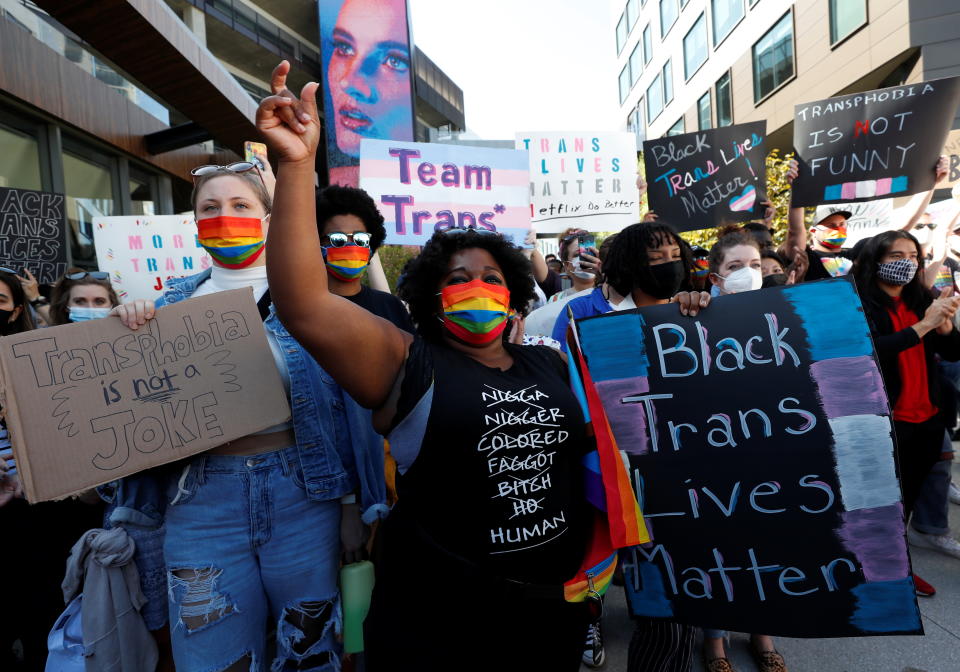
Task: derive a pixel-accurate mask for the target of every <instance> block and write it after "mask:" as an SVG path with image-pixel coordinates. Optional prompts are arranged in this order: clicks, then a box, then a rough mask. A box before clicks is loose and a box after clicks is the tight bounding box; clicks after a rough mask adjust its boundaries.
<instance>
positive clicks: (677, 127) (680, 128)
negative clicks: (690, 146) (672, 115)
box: [667, 117, 687, 135]
mask: <svg viewBox="0 0 960 672" xmlns="http://www.w3.org/2000/svg"><path fill="white" fill-rule="evenodd" d="M686 130H687V129H686V127H685V126H684V124H683V117H680V118H679V119H677V123H675V124H674V125H673V126H671V127H670V129H669V130H668V131H667V135H680V134H681V133H685V132H686Z"/></svg>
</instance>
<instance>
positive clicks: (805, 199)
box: [793, 77, 960, 206]
mask: <svg viewBox="0 0 960 672" xmlns="http://www.w3.org/2000/svg"><path fill="white" fill-rule="evenodd" d="M958 105H960V78H957V77H950V78H947V79H934V80H931V81H929V82H921V83H919V84H905V85H904V86H893V87H890V88H888V89H877V90H876V91H867V92H865V93H852V94H850V95H847V96H839V97H837V98H828V99H827V100H818V101H817V102H814V103H804V104H802V105H797V106H796V108H795V111H794V124H793V146H794V148H795V149H796V152H797V161H798V162H799V164H800V176H799V177H798V178H797V179H796V180H795V181H794V183H793V205H795V206H801V205H819V204H820V203H842V202H845V201H870V200H873V199H875V198H888V197H891V196H908V195H910V194H916V193H920V192H922V191H926V190H928V189H931V188H933V182H934V172H933V168H934V166H935V165H936V163H937V157H938V156H940V154H941V153H942V152H943V144H944V142H946V139H947V134H948V133H949V132H950V126H951V124H952V123H953V118H954V115H955V114H956V113H957V106H958Z"/></svg>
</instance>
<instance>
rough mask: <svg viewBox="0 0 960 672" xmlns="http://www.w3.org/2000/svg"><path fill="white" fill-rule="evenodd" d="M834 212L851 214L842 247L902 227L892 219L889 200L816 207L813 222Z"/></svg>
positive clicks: (890, 200)
mask: <svg viewBox="0 0 960 672" xmlns="http://www.w3.org/2000/svg"><path fill="white" fill-rule="evenodd" d="M835 210H846V211H847V212H849V213H851V216H850V219H848V220H847V240H846V241H845V242H844V243H843V246H844V247H853V246H854V245H856V244H857V242H859V241H860V240H862V239H864V238H870V237H872V236H875V235H877V234H878V233H882V232H883V231H889V230H890V229H897V228H900V226H902V225H903V224H902V222H898V220H896V219H895V218H894V213H893V199H890V198H879V199H877V200H875V201H863V202H857V203H844V204H843V205H818V206H817V212H816V215H815V216H814V218H813V221H814V222H819V221H820V220H821V219H823V218H824V217H827V216H829V215H830V213H831V212H832V211H835Z"/></svg>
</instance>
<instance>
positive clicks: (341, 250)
mask: <svg viewBox="0 0 960 672" xmlns="http://www.w3.org/2000/svg"><path fill="white" fill-rule="evenodd" d="M321 249H322V250H323V260H324V261H325V262H326V264H327V273H329V274H330V275H332V276H333V277H335V278H336V279H337V280H341V281H343V282H353V281H354V280H359V279H360V278H362V277H363V274H364V272H366V270H367V266H369V265H370V248H369V247H361V246H360V245H343V246H342V247H335V246H333V245H330V246H327V247H323V248H321Z"/></svg>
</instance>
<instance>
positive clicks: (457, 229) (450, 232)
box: [443, 226, 500, 236]
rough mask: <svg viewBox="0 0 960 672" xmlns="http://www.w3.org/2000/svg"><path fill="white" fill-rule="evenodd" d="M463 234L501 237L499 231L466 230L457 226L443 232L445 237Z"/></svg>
mask: <svg viewBox="0 0 960 672" xmlns="http://www.w3.org/2000/svg"><path fill="white" fill-rule="evenodd" d="M462 233H476V234H479V235H483V236H499V235H500V232H499V231H491V230H490V229H464V228H461V227H459V226H456V227H453V228H450V229H444V231H443V235H445V236H457V235H460V234H462Z"/></svg>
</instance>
